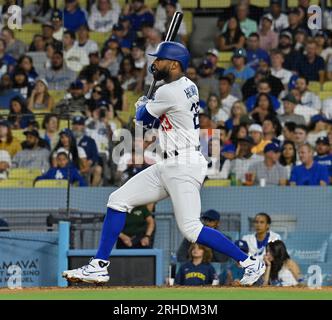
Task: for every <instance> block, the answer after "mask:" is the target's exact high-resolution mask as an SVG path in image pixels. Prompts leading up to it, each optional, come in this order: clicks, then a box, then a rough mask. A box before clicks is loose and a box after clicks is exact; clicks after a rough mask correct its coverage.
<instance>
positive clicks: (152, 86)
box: [146, 79, 157, 99]
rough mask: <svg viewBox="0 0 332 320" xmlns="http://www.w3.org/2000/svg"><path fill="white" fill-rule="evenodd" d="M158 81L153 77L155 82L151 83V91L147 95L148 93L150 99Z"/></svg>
mask: <svg viewBox="0 0 332 320" xmlns="http://www.w3.org/2000/svg"><path fill="white" fill-rule="evenodd" d="M156 83H157V81H156V80H154V79H153V82H152V84H151V85H150V88H149V91H148V93H147V95H146V96H147V97H148V99H151V98H152V94H153V90H154V88H155V86H156Z"/></svg>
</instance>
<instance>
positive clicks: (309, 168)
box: [289, 143, 329, 186]
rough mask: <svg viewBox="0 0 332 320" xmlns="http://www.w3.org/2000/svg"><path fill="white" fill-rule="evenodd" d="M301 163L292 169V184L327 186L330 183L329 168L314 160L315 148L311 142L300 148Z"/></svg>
mask: <svg viewBox="0 0 332 320" xmlns="http://www.w3.org/2000/svg"><path fill="white" fill-rule="evenodd" d="M298 151H299V157H300V160H301V162H302V164H301V165H298V166H295V167H294V168H293V169H292V172H291V177H290V180H289V182H290V185H291V186H326V185H329V172H328V168H327V167H326V166H324V165H321V164H319V163H317V162H315V161H314V149H313V147H312V146H311V144H309V143H304V144H303V145H301V146H300V148H299V150H298Z"/></svg>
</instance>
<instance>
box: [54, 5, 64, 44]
mask: <svg viewBox="0 0 332 320" xmlns="http://www.w3.org/2000/svg"><path fill="white" fill-rule="evenodd" d="M51 23H52V25H53V28H54V32H53V38H54V39H56V40H58V41H62V37H63V32H64V31H65V29H64V27H63V22H62V10H59V9H55V10H53V11H52V16H51Z"/></svg>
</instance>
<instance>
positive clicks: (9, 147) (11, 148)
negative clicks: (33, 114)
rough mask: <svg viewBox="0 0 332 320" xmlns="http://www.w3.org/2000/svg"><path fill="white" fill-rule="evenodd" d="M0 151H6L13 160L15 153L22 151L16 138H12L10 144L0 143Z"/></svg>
mask: <svg viewBox="0 0 332 320" xmlns="http://www.w3.org/2000/svg"><path fill="white" fill-rule="evenodd" d="M0 150H6V151H7V152H8V153H9V154H10V156H11V157H12V158H13V157H14V156H15V154H16V153H17V152H19V151H21V150H22V146H21V143H20V142H19V141H18V140H17V139H16V138H13V141H12V142H11V143H6V142H4V141H0Z"/></svg>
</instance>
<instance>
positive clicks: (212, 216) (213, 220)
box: [176, 209, 228, 262]
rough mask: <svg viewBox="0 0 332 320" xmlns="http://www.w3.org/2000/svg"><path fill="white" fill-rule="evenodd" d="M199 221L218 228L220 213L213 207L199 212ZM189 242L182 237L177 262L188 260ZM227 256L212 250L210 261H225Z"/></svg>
mask: <svg viewBox="0 0 332 320" xmlns="http://www.w3.org/2000/svg"><path fill="white" fill-rule="evenodd" d="M201 221H202V223H203V224H204V225H206V226H208V227H210V228H213V229H219V227H220V213H219V212H218V211H216V210H214V209H210V210H207V211H205V212H203V213H202V214H201ZM190 245H191V243H190V242H189V241H188V240H187V239H183V241H182V242H181V244H180V246H179V248H178V250H177V253H176V254H177V260H178V262H185V261H187V260H188V253H189V248H190ZM227 260H228V258H227V257H226V256H225V255H223V254H221V253H219V252H217V251H215V250H213V251H212V260H211V261H212V262H226V261H227Z"/></svg>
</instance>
